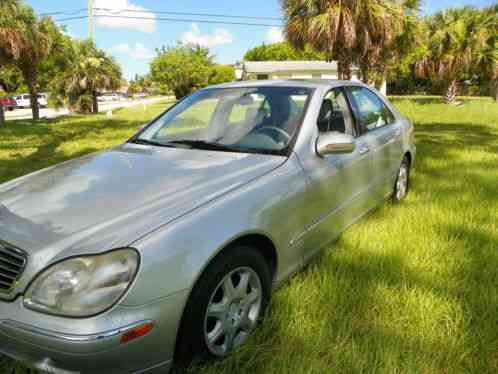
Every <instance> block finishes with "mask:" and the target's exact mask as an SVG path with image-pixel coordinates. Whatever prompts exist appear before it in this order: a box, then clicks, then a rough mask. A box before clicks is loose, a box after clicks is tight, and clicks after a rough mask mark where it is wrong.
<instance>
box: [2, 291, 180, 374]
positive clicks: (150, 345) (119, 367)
mask: <svg viewBox="0 0 498 374" xmlns="http://www.w3.org/2000/svg"><path fill="white" fill-rule="evenodd" d="M186 297H187V293H186V292H180V293H177V294H175V295H172V296H170V297H167V298H163V299H159V300H157V301H155V302H153V303H150V304H147V305H143V306H140V307H132V308H131V307H122V306H118V307H116V308H114V309H113V310H111V311H110V312H108V313H105V314H104V315H103V316H99V317H94V318H90V319H68V318H61V317H54V316H47V315H44V314H40V313H36V312H33V311H30V310H28V309H26V308H24V307H23V305H22V302H21V301H20V300H16V301H14V302H12V303H0V353H2V354H5V355H6V356H9V357H11V358H13V359H15V360H17V361H20V362H22V363H24V364H25V365H27V366H31V367H35V368H37V369H40V370H43V371H46V372H49V373H61V374H63V373H91V374H93V373H106V374H107V373H109V374H114V373H155V372H158V373H167V372H168V370H169V369H170V366H171V364H172V360H173V353H174V347H175V341H176V334H177V330H178V326H179V323H180V319H181V312H182V310H183V306H184V303H185V300H186ZM16 310H17V312H18V313H16ZM16 314H17V317H16ZM27 316H30V317H32V318H31V320H29V321H28V320H26V317H27ZM55 320H57V323H56V322H55ZM132 320H134V322H131V321H132ZM148 321H153V322H154V324H155V327H154V329H153V330H152V331H151V332H150V333H149V334H147V335H145V336H143V337H141V338H138V339H136V340H133V341H131V342H129V343H126V344H121V335H122V333H123V332H124V331H126V330H128V329H130V328H132V327H135V326H137V325H140V324H142V323H144V322H148ZM130 322H131V323H130ZM62 326H66V328H62ZM71 326H72V327H71ZM83 331H86V333H83Z"/></svg>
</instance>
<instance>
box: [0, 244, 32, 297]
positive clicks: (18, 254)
mask: <svg viewBox="0 0 498 374" xmlns="http://www.w3.org/2000/svg"><path fill="white" fill-rule="evenodd" d="M2 253H4V254H5V255H7V256H10V257H13V258H15V259H17V260H18V261H19V262H20V264H19V263H14V262H13V261H12V260H9V259H8V258H2V261H3V262H4V263H7V264H10V265H13V266H15V267H19V270H13V269H10V268H7V267H6V266H5V265H3V266H2V265H1V264H0V275H1V276H2V277H4V278H10V279H11V280H12V282H11V283H10V282H9V283H7V282H5V281H0V283H1V284H2V285H4V286H6V287H8V288H3V289H2V288H0V295H8V294H10V293H11V292H12V290H13V289H14V288H15V287H16V284H17V282H18V281H19V279H20V278H21V276H22V274H23V273H24V270H25V269H26V264H27V262H28V255H27V253H26V252H24V251H23V250H21V249H19V248H17V247H15V246H13V245H11V244H9V243H7V242H5V241H3V240H0V254H2ZM2 270H4V271H7V272H8V273H12V274H14V275H13V276H12V275H9V274H5V273H2Z"/></svg>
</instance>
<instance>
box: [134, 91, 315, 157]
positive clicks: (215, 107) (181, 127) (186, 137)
mask: <svg viewBox="0 0 498 374" xmlns="http://www.w3.org/2000/svg"><path fill="white" fill-rule="evenodd" d="M311 92H312V90H311V89H307V88H297V87H255V88H219V89H206V90H202V91H199V92H197V93H195V94H193V95H191V96H189V97H187V98H186V99H184V100H183V101H181V102H180V103H179V104H178V105H176V106H175V107H173V108H172V109H171V110H169V111H168V112H166V113H165V114H163V115H162V116H161V117H159V118H158V119H156V120H155V121H154V122H153V123H152V124H151V125H150V126H149V127H148V128H147V129H146V130H145V131H143V132H142V133H141V134H139V136H138V137H135V138H134V139H133V141H134V142H137V143H147V144H152V145H163V146H184V147H190V148H200V149H212V150H220V151H233V152H253V153H269V154H285V153H286V151H287V149H288V147H289V145H290V143H291V141H292V139H293V137H294V135H295V133H296V132H297V129H298V127H299V124H300V122H301V121H302V119H303V114H304V111H305V108H306V103H307V101H308V98H309V97H310V94H311Z"/></svg>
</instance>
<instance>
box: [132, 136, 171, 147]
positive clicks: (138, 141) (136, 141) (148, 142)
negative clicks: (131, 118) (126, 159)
mask: <svg viewBox="0 0 498 374" xmlns="http://www.w3.org/2000/svg"><path fill="white" fill-rule="evenodd" d="M130 143H134V144H143V145H154V146H156V147H173V148H174V147H175V145H174V144H170V143H161V142H155V141H154V140H147V139H140V138H136V139H133V140H132V141H131V142H130Z"/></svg>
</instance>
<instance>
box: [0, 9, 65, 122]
mask: <svg viewBox="0 0 498 374" xmlns="http://www.w3.org/2000/svg"><path fill="white" fill-rule="evenodd" d="M58 32H59V30H58V28H57V26H56V25H55V24H54V23H53V21H52V20H51V19H50V18H41V19H38V18H37V17H36V15H35V13H34V12H33V9H31V8H30V7H29V6H27V5H26V4H24V3H23V2H21V1H19V0H0V66H9V65H14V66H16V67H17V68H19V70H20V71H21V72H22V75H23V78H24V81H25V82H26V84H27V86H28V89H29V93H30V95H31V108H32V112H33V119H34V120H37V119H39V117H40V114H39V105H38V69H39V66H40V63H41V62H42V60H43V59H44V58H45V57H46V56H48V55H49V54H50V53H51V51H52V46H53V37H54V35H55V34H57V33H58Z"/></svg>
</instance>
